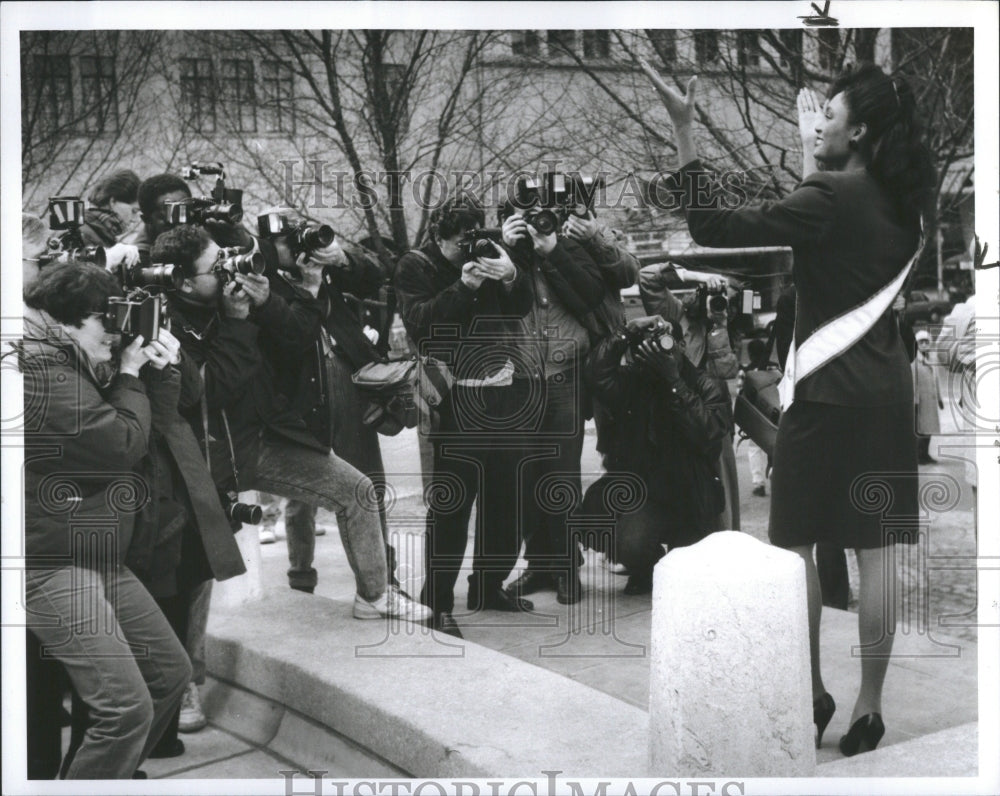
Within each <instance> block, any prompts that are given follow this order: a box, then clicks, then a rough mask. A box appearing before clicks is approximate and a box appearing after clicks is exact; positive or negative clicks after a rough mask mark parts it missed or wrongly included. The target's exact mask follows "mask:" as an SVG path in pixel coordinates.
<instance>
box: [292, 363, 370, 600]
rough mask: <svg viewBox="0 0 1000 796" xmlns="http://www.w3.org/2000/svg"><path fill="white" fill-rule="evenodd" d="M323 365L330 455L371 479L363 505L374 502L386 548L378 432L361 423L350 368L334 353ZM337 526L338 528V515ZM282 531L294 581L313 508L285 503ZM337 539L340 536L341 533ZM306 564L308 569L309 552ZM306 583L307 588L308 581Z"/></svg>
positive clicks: (310, 541)
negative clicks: (283, 527)
mask: <svg viewBox="0 0 1000 796" xmlns="http://www.w3.org/2000/svg"><path fill="white" fill-rule="evenodd" d="M325 362H326V383H327V390H328V394H329V399H328V400H327V406H326V409H327V411H328V412H329V423H330V429H331V431H332V437H333V440H332V441H333V452H334V453H335V454H336V455H337V456H338V457H340V458H341V459H342V460H343V461H345V462H346V463H347V464H349V465H351V466H352V467H354V468H356V469H357V470H358V471H359V472H361V473H363V474H364V475H366V476H367V477H368V478H369V479H370V480H371V482H372V484H373V487H374V491H372V492H370V493H369V494H367V495H365V496H364V498H363V499H364V500H365V501H366V502H367V503H370V502H371V501H372V500H374V502H375V508H376V509H377V511H378V521H379V525H380V532H381V534H382V540H383V542H384V543H385V544H386V545H388V543H389V526H388V520H387V518H386V514H385V501H384V500H383V497H382V491H383V488H384V484H385V469H384V468H383V466H382V450H381V448H379V444H378V432H376V431H375V430H374V429H373V428H370V427H369V426H366V425H365V424H364V422H363V419H362V418H363V417H364V412H365V408H366V406H367V402H366V401H365V400H364V399H363V398H362V397H361V395H360V393H359V392H358V389H357V387H355V386H354V382H352V381H351V373H352V370H351V367H350V365H348V364H347V363H346V362H344V360H342V359H341V358H340V357H338V356H337V355H336V354H335V353H330V354H329V355H328V356H327V358H326V360H325ZM337 524H338V525H340V515H339V514H338V515H337ZM285 532H286V533H287V535H288V562H289V564H290V566H291V569H290V570H289V573H288V576H289V579H290V580H291V579H292V577H293V573H294V577H295V578H296V579H298V578H299V576H300V574H301V573H302V571H303V568H302V561H303V560H302V559H301V557H300V556H301V553H302V552H304V551H306V550H310V551H311V550H312V549H313V548H314V546H315V541H316V506H315V505H314V504H310V503H307V502H303V501H299V500H289V501H288V505H287V506H286V507H285ZM341 536H342V537H343V531H341ZM306 563H307V564H308V566H309V568H310V569H311V565H312V554H311V553H310V555H309V560H308V562H306ZM314 577H315V576H314ZM306 583H307V587H308V578H307V579H306ZM293 585H294V584H293ZM312 585H313V586H315V580H313V581H312ZM359 592H360V589H359ZM379 594H381V591H380V592H379ZM362 596H364V595H362Z"/></svg>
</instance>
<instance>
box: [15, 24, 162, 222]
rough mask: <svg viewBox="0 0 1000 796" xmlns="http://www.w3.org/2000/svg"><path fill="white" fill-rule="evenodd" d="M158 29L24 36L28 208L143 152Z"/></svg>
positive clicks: (24, 162) (23, 171)
mask: <svg viewBox="0 0 1000 796" xmlns="http://www.w3.org/2000/svg"><path fill="white" fill-rule="evenodd" d="M158 41H159V37H158V34H156V33H155V32H148V31H28V32H24V33H22V34H21V158H22V159H21V188H22V192H23V199H22V201H23V204H24V207H25V208H32V209H35V210H38V209H39V207H38V206H39V205H40V204H41V203H43V202H44V201H45V198H46V197H47V196H48V195H49V194H57V193H62V192H64V191H67V190H73V191H76V192H80V193H82V192H83V190H84V189H86V188H87V187H88V186H90V185H91V184H93V183H94V182H95V181H96V179H97V178H98V177H99V176H100V175H101V174H102V172H104V171H106V170H108V169H110V168H113V167H115V166H117V165H118V164H119V163H121V162H122V161H125V160H129V159H131V158H134V157H136V156H137V155H139V154H141V152H142V142H143V138H142V136H141V135H136V132H137V130H138V129H139V128H140V127H141V126H142V124H143V119H144V117H146V116H147V115H148V112H149V110H150V107H151V105H152V104H153V102H154V96H153V95H152V94H151V93H150V92H149V91H148V90H147V89H148V88H149V85H150V82H151V79H152V77H153V76H154V64H155V62H156V58H157V52H158Z"/></svg>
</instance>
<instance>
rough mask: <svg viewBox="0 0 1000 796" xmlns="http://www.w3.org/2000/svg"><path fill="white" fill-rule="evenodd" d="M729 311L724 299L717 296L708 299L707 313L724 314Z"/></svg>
mask: <svg viewBox="0 0 1000 796" xmlns="http://www.w3.org/2000/svg"><path fill="white" fill-rule="evenodd" d="M728 309H729V302H728V301H727V300H726V297H725V296H723V295H721V294H717V295H714V296H712V297H710V298H709V300H708V311H709V312H726V310H728Z"/></svg>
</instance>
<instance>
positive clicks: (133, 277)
mask: <svg viewBox="0 0 1000 796" xmlns="http://www.w3.org/2000/svg"><path fill="white" fill-rule="evenodd" d="M183 282H184V272H183V271H181V269H180V268H178V267H177V266H176V265H166V264H157V265H151V266H146V267H143V266H141V265H133V266H132V267H131V268H129V269H128V270H127V271H126V284H128V285H135V286H136V287H162V288H166V289H168V290H171V289H172V290H177V288H179V287H180V286H181V285H182V284H183Z"/></svg>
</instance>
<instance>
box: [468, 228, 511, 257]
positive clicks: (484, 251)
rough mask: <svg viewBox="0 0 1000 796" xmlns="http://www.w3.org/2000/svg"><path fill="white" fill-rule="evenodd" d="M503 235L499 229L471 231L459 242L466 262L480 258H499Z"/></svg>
mask: <svg viewBox="0 0 1000 796" xmlns="http://www.w3.org/2000/svg"><path fill="white" fill-rule="evenodd" d="M501 240H503V235H502V233H501V231H500V230H499V229H495V228H494V229H470V230H467V231H466V232H465V233H464V234H463V235H462V239H461V240H460V241H459V242H458V246H459V248H460V249H461V250H462V255H463V256H464V258H465V261H466V262H469V261H471V260H476V259H478V258H480V257H491V258H492V257H498V256H499V255H500V241H501Z"/></svg>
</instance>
